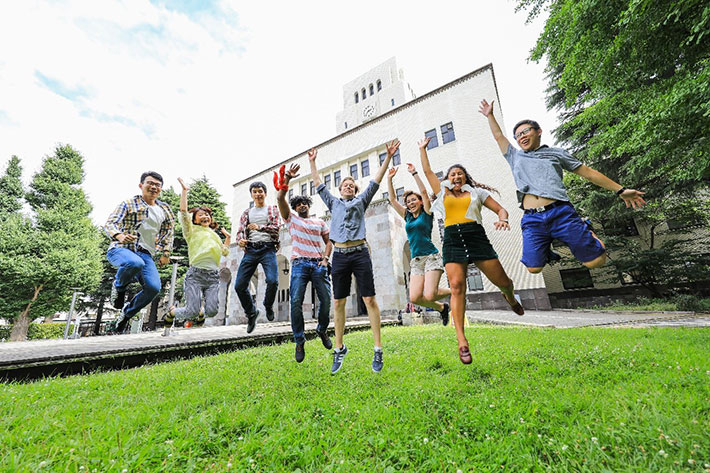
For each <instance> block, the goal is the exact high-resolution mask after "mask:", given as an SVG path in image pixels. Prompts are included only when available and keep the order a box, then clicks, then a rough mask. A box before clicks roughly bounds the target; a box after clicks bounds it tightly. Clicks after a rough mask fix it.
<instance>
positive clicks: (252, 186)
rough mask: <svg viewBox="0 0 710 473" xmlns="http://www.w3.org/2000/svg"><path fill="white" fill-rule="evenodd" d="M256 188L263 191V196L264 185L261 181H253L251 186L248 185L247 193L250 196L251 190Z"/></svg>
mask: <svg viewBox="0 0 710 473" xmlns="http://www.w3.org/2000/svg"><path fill="white" fill-rule="evenodd" d="M257 187H261V188H262V189H264V194H266V184H264V183H263V182H261V181H254V182H252V183H251V184H249V193H250V194H251V190H252V189H255V188H257Z"/></svg>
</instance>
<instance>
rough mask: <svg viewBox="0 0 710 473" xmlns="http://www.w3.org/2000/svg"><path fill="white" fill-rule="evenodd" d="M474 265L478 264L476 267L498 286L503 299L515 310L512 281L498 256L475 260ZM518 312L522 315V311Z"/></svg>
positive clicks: (516, 303)
mask: <svg viewBox="0 0 710 473" xmlns="http://www.w3.org/2000/svg"><path fill="white" fill-rule="evenodd" d="M476 266H478V268H479V269H480V270H481V271H482V272H483V274H485V275H486V277H487V278H488V280H489V281H490V282H492V283H493V284H495V285H496V286H498V288H499V289H500V290H501V292H502V293H503V296H504V297H505V300H506V301H508V304H510V306H511V307H513V310H515V307H516V306H517V305H518V304H519V303H518V301H517V300H516V299H515V293H514V291H513V281H511V279H510V278H509V277H508V275H507V274H506V273H505V269H503V266H502V265H501V264H500V260H498V258H495V259H487V260H481V261H476ZM516 313H518V312H517V311H516ZM518 314H519V315H522V313H518Z"/></svg>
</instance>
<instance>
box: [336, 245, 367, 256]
mask: <svg viewBox="0 0 710 473" xmlns="http://www.w3.org/2000/svg"><path fill="white" fill-rule="evenodd" d="M366 249H367V243H363V244H361V245H357V246H346V247H345V248H341V247H338V246H334V247H333V251H334V252H336V253H343V254H345V253H354V252H356V251H362V250H366Z"/></svg>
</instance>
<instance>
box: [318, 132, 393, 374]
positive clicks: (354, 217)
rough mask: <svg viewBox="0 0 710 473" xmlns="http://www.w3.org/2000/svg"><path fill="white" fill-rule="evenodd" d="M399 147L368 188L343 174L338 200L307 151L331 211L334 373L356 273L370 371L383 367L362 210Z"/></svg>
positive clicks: (389, 151) (344, 350)
mask: <svg viewBox="0 0 710 473" xmlns="http://www.w3.org/2000/svg"><path fill="white" fill-rule="evenodd" d="M398 148H399V141H397V140H395V141H393V142H391V143H389V144H388V145H387V157H386V158H385V160H384V161H382V164H381V165H380V169H378V171H377V173H376V174H375V176H374V177H373V179H372V180H371V181H370V184H369V185H368V186H367V189H365V191H363V193H362V194H360V195H357V194H358V187H357V184H355V180H354V179H353V178H352V177H346V178H345V179H343V181H342V182H341V183H340V187H339V190H340V199H337V198H335V197H334V196H333V195H332V194H331V193H330V191H328V189H327V188H326V186H325V184H323V183H322V182H321V178H320V175H319V174H318V169H317V167H316V156H317V154H318V152H317V151H316V150H315V149H312V150H311V151H309V152H308V160H309V161H310V163H311V176H312V177H313V182H314V183H315V185H316V189H317V191H318V195H320V197H321V199H323V202H324V203H325V205H326V206H327V207H328V209H329V210H330V213H331V221H330V241H332V242H333V244H334V248H333V270H332V276H333V299H334V300H335V345H336V346H335V350H334V352H333V367H332V369H331V373H337V372H338V371H339V370H340V368H341V367H342V366H343V360H344V359H345V355H346V354H347V353H348V348H347V347H346V346H345V345H344V344H343V334H344V333H345V302H346V301H347V297H348V296H349V295H350V280H351V278H352V276H355V281H356V283H357V286H358V289H359V290H360V295H361V296H362V300H363V302H364V303H365V307H367V316H368V317H369V319H370V327H371V328H372V337H373V338H374V342H375V354H374V357H373V360H372V370H373V371H374V372H376V373H379V372H380V370H381V369H382V365H383V361H382V343H381V340H380V308H379V306H378V305H377V300H376V299H375V280H374V276H373V273H372V260H371V259H370V250H369V249H368V247H367V242H366V241H365V210H366V209H367V207H368V206H369V205H370V201H372V198H373V197H374V196H375V193H376V192H377V189H379V187H380V182H382V178H383V177H384V175H385V171H386V169H387V167H388V166H389V163H390V160H391V159H392V156H393V155H394V154H395V152H397V149H398Z"/></svg>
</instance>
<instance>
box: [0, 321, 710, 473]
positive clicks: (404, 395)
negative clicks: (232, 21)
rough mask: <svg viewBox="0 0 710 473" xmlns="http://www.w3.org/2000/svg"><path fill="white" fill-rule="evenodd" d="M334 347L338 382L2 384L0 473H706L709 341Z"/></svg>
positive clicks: (570, 337) (264, 369) (246, 375)
mask: <svg viewBox="0 0 710 473" xmlns="http://www.w3.org/2000/svg"><path fill="white" fill-rule="evenodd" d="M467 334H468V338H469V341H470V343H471V351H472V353H473V358H474V361H473V364H472V365H470V366H463V365H462V364H461V363H460V362H459V361H458V357H457V351H456V342H455V337H454V333H453V329H452V328H451V327H446V328H444V327H441V326H434V325H430V326H420V327H406V328H403V327H396V328H386V329H384V330H383V340H384V341H385V368H384V369H383V371H382V373H380V374H379V375H377V374H374V373H372V371H371V369H370V362H371V357H372V343H371V336H370V334H369V333H367V332H358V333H353V334H348V335H347V336H346V343H347V344H348V347H349V350H350V353H349V354H348V356H347V358H346V360H345V364H344V366H343V369H342V371H341V372H340V373H338V374H337V375H335V376H331V375H330V374H329V368H330V362H331V357H330V355H329V354H328V352H326V351H325V350H324V349H323V348H322V346H320V343H319V342H318V341H315V340H314V341H310V342H309V343H308V344H306V360H305V362H304V363H303V364H302V365H297V364H296V363H295V361H294V360H293V347H294V346H293V344H283V345H279V346H270V347H258V348H251V349H246V350H241V351H238V352H233V353H228V354H223V355H219V356H212V357H202V358H195V359H192V360H186V361H178V362H173V363H165V364H161V365H153V366H147V367H143V368H138V369H133V370H126V371H116V372H106V373H97V374H92V375H88V376H75V377H70V378H64V379H47V380H43V381H38V382H33V383H28V384H7V385H4V386H2V388H1V389H0V405H2V406H3V415H2V416H1V417H0V441H1V446H0V448H1V449H2V455H0V470H1V471H12V472H33V473H35V472H44V471H62V472H82V473H84V472H93V471H97V472H158V471H160V472H183V471H185V472H205V471H208V472H224V471H318V472H321V471H347V472H351V471H354V472H363V471H378V472H380V471H384V472H394V471H437V472H438V471H451V472H456V471H462V472H468V471H514V472H520V471H532V472H537V471H554V472H557V471H559V472H568V471H589V472H599V471H614V472H617V471H638V472H647V471H698V472H699V471H707V470H708V469H710V466H705V465H706V464H710V437H709V435H708V432H709V431H710V359H709V358H708V356H707V353H708V351H707V350H708V346H710V330H706V329H626V328H624V329H602V328H599V329H589V328H586V329H574V330H551V329H528V328H506V327H489V326H474V327H471V328H469V329H468V330H467Z"/></svg>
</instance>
